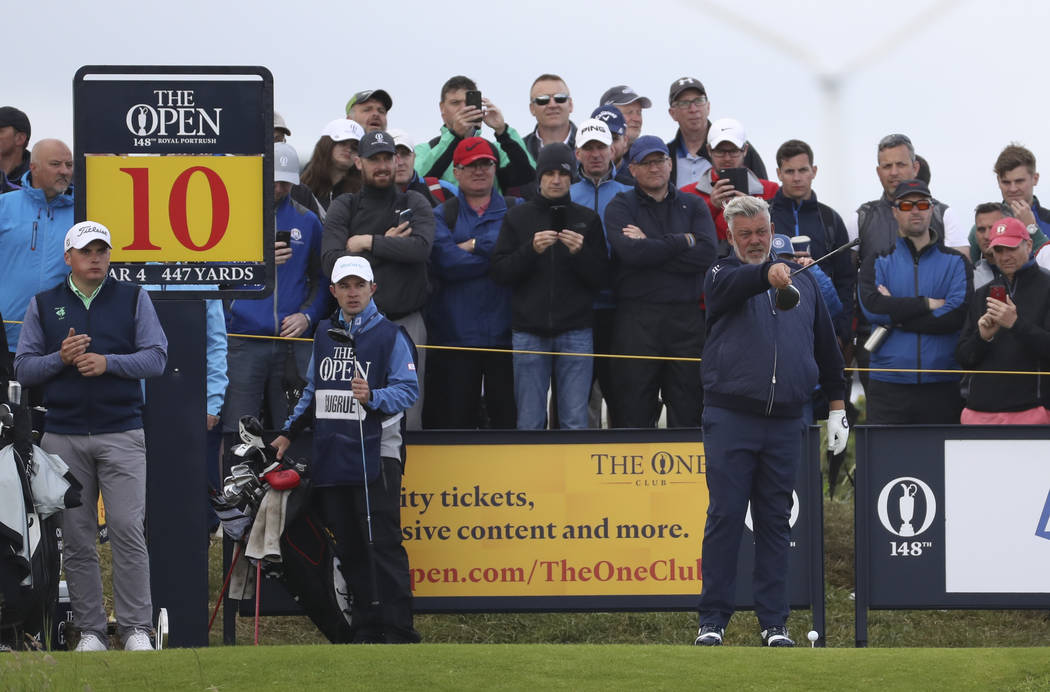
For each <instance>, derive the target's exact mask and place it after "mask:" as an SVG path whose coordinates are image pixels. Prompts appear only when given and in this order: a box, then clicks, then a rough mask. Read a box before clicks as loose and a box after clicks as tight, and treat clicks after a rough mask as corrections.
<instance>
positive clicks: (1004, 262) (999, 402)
mask: <svg viewBox="0 0 1050 692" xmlns="http://www.w3.org/2000/svg"><path fill="white" fill-rule="evenodd" d="M989 236H990V237H991V240H990V241H989V243H988V245H989V248H990V249H991V250H992V252H993V253H994V254H995V266H996V267H997V268H998V270H999V278H997V279H995V280H994V281H992V282H991V283H989V284H987V285H985V286H982V287H981V288H980V289H979V290H977V291H976V292H975V294H974V299H973V300H971V301H970V305H969V312H968V313H967V317H966V326H964V327H963V331H962V334H961V336H960V338H959V345H958V347H957V348H956V349H955V357H956V359H958V361H959V364H960V365H962V366H963V367H964V368H970V369H974V370H1014V371H1019V372H1045V371H1048V370H1050V301H1048V300H1047V296H1050V273H1047V272H1046V271H1045V270H1043V269H1042V268H1040V267H1039V266H1038V265H1037V264H1036V263H1035V261H1034V260H1033V259H1032V257H1031V254H1032V237H1031V235H1030V234H1029V232H1028V229H1027V228H1026V227H1025V225H1024V223H1022V222H1021V221H1018V220H1017V219H1014V218H1003V219H1001V220H1000V221H999V222H998V223H996V224H995V225H994V226H992V229H991V231H990V232H989ZM1046 387H1047V383H1046V382H1044V381H1043V376H1042V375H985V374H975V375H971V376H970V387H969V392H968V394H967V397H966V407H965V408H964V409H963V412H962V417H961V421H962V422H963V423H965V424H970V425H1046V424H1048V423H1050V412H1048V411H1047V409H1046V404H1047V395H1046V393H1045V391H1044V390H1045V389H1046Z"/></svg>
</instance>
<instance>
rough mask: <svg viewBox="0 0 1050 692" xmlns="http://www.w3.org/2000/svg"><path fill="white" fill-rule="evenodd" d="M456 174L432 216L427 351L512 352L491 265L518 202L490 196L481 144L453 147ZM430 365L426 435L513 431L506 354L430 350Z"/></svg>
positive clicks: (490, 170) (490, 164) (487, 158)
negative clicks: (432, 431) (454, 186)
mask: <svg viewBox="0 0 1050 692" xmlns="http://www.w3.org/2000/svg"><path fill="white" fill-rule="evenodd" d="M453 174H454V175H455V176H456V182H457V183H458V184H459V192H458V194H457V195H456V196H455V197H454V198H452V199H450V200H448V201H446V202H445V203H444V204H442V205H440V206H438V207H437V208H436V209H435V210H434V220H435V226H434V247H433V249H432V250H431V253H430V269H431V272H432V275H433V278H434V293H433V295H431V297H430V301H429V302H428V304H427V309H426V320H427V333H428V334H429V335H430V343H431V345H433V346H460V347H463V346H465V347H470V348H502V349H509V348H510V345H511V339H510V289H509V288H507V287H506V286H501V285H499V284H497V283H496V282H495V281H493V280H492V279H491V278H489V258H490V257H491V255H492V250H493V249H494V248H495V246H496V239H497V238H498V237H499V229H500V226H501V225H502V224H503V217H504V216H505V215H506V213H507V207H508V205H510V204H515V203H518V202H520V201H521V200H519V199H516V198H510V200H513V202H511V201H510V200H508V199H505V198H504V197H503V196H502V195H500V194H499V193H498V192H496V191H495V189H494V188H493V186H494V183H495V179H496V154H495V152H494V151H493V150H492V147H491V146H490V145H489V143H488V142H487V141H485V140H484V139H482V138H481V137H468V138H467V139H464V140H463V141H461V142H460V143H459V144H458V145H456V150H455V153H454V156H453ZM427 358H428V360H429V361H430V364H429V366H428V367H427V371H426V383H425V384H426V390H427V392H428V395H427V397H426V399H425V400H424V402H423V427H424V428H451V429H460V430H463V429H474V428H485V427H490V428H502V429H513V428H514V427H515V426H516V425H517V408H516V407H515V404H514V365H513V361H512V359H511V355H510V354H509V353H487V352H483V351H458V350H444V349H440V348H435V349H431V350H430V353H429V354H428V355H427ZM483 399H484V409H482V403H483V402H482V400H483ZM482 412H484V415H482Z"/></svg>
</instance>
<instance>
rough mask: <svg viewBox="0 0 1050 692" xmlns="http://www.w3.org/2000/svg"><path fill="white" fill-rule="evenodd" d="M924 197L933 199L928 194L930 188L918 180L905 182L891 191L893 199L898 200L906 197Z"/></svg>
mask: <svg viewBox="0 0 1050 692" xmlns="http://www.w3.org/2000/svg"><path fill="white" fill-rule="evenodd" d="M916 194H918V195H925V196H926V197H933V195H931V194H930V187H929V185H927V184H926V183H924V182H922V181H921V180H919V179H918V178H912V179H911V180H905V181H903V182H901V184H900V185H898V186H897V189H896V190H894V191H893V199H894V200H898V199H900V198H901V197H904V196H906V195H916Z"/></svg>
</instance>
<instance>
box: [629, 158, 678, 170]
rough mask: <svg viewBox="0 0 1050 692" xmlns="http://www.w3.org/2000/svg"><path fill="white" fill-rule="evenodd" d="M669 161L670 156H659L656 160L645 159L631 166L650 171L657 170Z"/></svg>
mask: <svg viewBox="0 0 1050 692" xmlns="http://www.w3.org/2000/svg"><path fill="white" fill-rule="evenodd" d="M670 160H671V157H670V156H661V157H660V158H658V159H647V160H645V161H639V162H638V163H635V164H632V165H635V166H641V167H642V168H650V169H652V168H659V167H660V166H662V165H664V164H665V163H667V162H668V161H670Z"/></svg>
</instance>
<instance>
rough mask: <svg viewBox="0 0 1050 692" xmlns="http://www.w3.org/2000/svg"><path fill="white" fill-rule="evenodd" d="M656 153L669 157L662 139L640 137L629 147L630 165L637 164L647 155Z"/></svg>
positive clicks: (652, 136)
mask: <svg viewBox="0 0 1050 692" xmlns="http://www.w3.org/2000/svg"><path fill="white" fill-rule="evenodd" d="M656 152H660V153H661V154H666V155H668V156H670V154H668V152H667V145H666V144H664V141H663V140H662V139H660V138H659V137H657V136H655V135H642V136H641V137H639V138H638V139H636V140H634V144H632V145H631V152H630V157H631V163H638V162H639V161H641V160H642V159H644V158H645V157H646V156H648V155H649V154H653V153H656Z"/></svg>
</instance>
